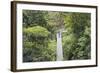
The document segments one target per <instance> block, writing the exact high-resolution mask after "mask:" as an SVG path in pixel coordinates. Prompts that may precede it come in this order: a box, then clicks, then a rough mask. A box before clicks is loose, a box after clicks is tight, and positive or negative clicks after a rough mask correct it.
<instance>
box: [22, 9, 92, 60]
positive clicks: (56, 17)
mask: <svg viewBox="0 0 100 73" xmlns="http://www.w3.org/2000/svg"><path fill="white" fill-rule="evenodd" d="M90 20H91V15H90V13H78V12H77V13H75V12H53V11H35V10H23V62H36V61H56V48H57V46H56V45H57V38H56V34H57V32H58V31H59V30H62V29H63V30H64V31H66V32H63V33H62V45H63V57H64V60H75V59H80V60H81V59H90V58H91V36H90V35H91V23H90Z"/></svg>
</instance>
